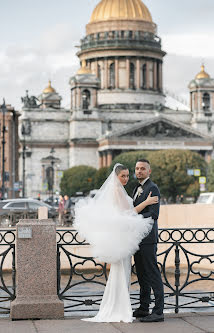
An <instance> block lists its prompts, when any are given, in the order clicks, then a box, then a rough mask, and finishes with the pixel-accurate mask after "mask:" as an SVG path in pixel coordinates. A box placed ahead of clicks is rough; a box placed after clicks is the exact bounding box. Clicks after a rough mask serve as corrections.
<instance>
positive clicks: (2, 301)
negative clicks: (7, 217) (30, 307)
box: [0, 229, 16, 315]
mask: <svg viewBox="0 0 214 333" xmlns="http://www.w3.org/2000/svg"><path fill="white" fill-rule="evenodd" d="M15 285H16V267H15V229H0V315H2V314H9V313H10V302H11V301H12V300H14V299H15Z"/></svg>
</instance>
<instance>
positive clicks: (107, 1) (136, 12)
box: [90, 0, 152, 23]
mask: <svg viewBox="0 0 214 333" xmlns="http://www.w3.org/2000/svg"><path fill="white" fill-rule="evenodd" d="M109 20H142V21H148V22H152V16H151V14H150V12H149V10H148V8H147V7H146V6H145V5H144V3H143V2H142V1H141V0H101V1H100V2H99V3H98V5H97V6H96V7H95V9H94V11H93V13H92V15H91V19H90V23H93V22H99V21H109Z"/></svg>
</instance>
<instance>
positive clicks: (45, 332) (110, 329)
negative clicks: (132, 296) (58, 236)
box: [0, 313, 214, 333]
mask: <svg viewBox="0 0 214 333" xmlns="http://www.w3.org/2000/svg"><path fill="white" fill-rule="evenodd" d="M148 332H149V333H214V313H179V314H166V315H165V321H164V322H161V323H141V322H140V321H138V320H135V321H134V322H133V323H130V324H125V323H93V322H86V321H82V320H81V318H80V317H78V318H65V319H61V320H54V319H53V320H18V321H11V320H10V319H9V318H4V319H3V318H2V319H0V333H148Z"/></svg>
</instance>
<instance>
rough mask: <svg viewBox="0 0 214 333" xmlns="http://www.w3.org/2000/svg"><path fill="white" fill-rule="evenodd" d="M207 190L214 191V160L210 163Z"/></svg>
mask: <svg viewBox="0 0 214 333" xmlns="http://www.w3.org/2000/svg"><path fill="white" fill-rule="evenodd" d="M207 191H209V192H214V160H213V161H211V162H210V163H209V164H208V172H207Z"/></svg>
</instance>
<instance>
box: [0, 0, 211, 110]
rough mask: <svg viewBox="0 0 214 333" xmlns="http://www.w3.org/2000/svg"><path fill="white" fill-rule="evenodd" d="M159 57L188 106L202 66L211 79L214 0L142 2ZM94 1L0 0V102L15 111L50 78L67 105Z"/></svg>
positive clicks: (173, 90) (166, 79) (168, 84)
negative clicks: (192, 83)
mask: <svg viewBox="0 0 214 333" xmlns="http://www.w3.org/2000/svg"><path fill="white" fill-rule="evenodd" d="M143 2H144V3H145V5H146V6H147V7H148V9H149V10H150V13H151V15H152V18H153V22H155V23H156V24H157V25H158V36H160V37H161V39H162V48H163V50H164V51H166V52H167V55H166V56H165V58H164V67H163V84H164V87H165V88H166V89H167V90H168V91H170V94H175V95H176V96H178V97H179V98H183V99H184V100H186V101H187V102H188V97H189V94H188V84H189V82H190V81H191V80H192V79H193V78H194V77H195V75H196V74H197V73H198V72H199V71H200V66H201V63H202V62H203V63H204V64H205V68H206V71H207V72H208V73H209V74H210V76H211V77H214V19H213V17H214V1H213V0H179V1H175V0H144V1H143ZM97 3H99V0H60V1H58V0H52V1H51V0H46V1H44V0H19V1H16V0H7V1H5V0H0V12H1V19H0V32H1V33H0V104H1V103H2V101H3V98H5V100H6V103H7V104H11V105H12V106H14V107H15V108H16V109H17V110H20V108H21V97H22V96H24V95H25V91H26V90H29V95H35V96H38V95H39V94H40V93H41V92H42V90H43V89H44V88H45V87H46V86H47V84H48V80H49V79H51V81H52V86H53V87H54V88H55V89H56V90H57V92H58V93H59V94H60V95H61V96H62V98H63V100H62V106H64V107H66V108H68V107H69V101H70V90H69V83H68V82H69V78H70V77H71V76H73V75H74V74H75V73H76V71H77V69H78V68H79V59H78V57H77V56H76V52H77V51H78V48H77V46H78V45H79V41H80V39H81V38H82V37H84V35H85V25H86V24H87V23H88V22H89V20H90V16H91V14H92V12H93V9H94V8H95V6H96V4H97Z"/></svg>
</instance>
